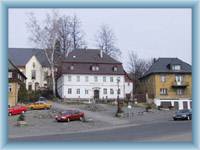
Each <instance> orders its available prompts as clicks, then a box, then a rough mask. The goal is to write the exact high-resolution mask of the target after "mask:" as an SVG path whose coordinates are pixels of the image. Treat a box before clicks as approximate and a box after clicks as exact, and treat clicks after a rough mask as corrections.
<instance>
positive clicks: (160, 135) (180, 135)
mask: <svg viewBox="0 0 200 150" xmlns="http://www.w3.org/2000/svg"><path fill="white" fill-rule="evenodd" d="M9 140H10V141H11V142H14V141H18V142H20V141H23V142H24V141H29V142H30V141H32V142H37V141H39V142H41V141H54V142H55V141H56V142H57V141H60V142H64V141H85V142H91V141H104V142H105V141H106V142H109V141H110V142H113V141H192V122H191V121H176V122H175V121H168V122H162V123H153V124H145V125H141V126H133V127H125V128H118V129H110V130H102V131H92V132H85V133H74V134H60V135H47V136H34V137H24V138H12V139H9Z"/></svg>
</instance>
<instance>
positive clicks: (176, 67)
mask: <svg viewBox="0 0 200 150" xmlns="http://www.w3.org/2000/svg"><path fill="white" fill-rule="evenodd" d="M172 70H181V66H180V65H172Z"/></svg>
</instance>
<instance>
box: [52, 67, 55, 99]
mask: <svg viewBox="0 0 200 150" xmlns="http://www.w3.org/2000/svg"><path fill="white" fill-rule="evenodd" d="M51 77H52V88H53V95H54V96H56V82H55V72H54V66H51Z"/></svg>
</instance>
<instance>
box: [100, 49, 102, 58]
mask: <svg viewBox="0 0 200 150" xmlns="http://www.w3.org/2000/svg"><path fill="white" fill-rule="evenodd" d="M100 58H103V50H100Z"/></svg>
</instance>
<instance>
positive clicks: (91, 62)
mask: <svg viewBox="0 0 200 150" xmlns="http://www.w3.org/2000/svg"><path fill="white" fill-rule="evenodd" d="M59 73H60V76H59V78H58V79H57V92H58V94H59V96H60V97H61V98H65V99H80V100H81V99H97V100H103V99H117V97H118V96H119V99H124V98H126V94H131V93H132V82H131V81H130V80H127V79H126V76H127V74H126V73H125V71H124V69H123V67H122V63H120V62H118V61H116V60H114V59H113V58H111V57H110V56H108V55H106V54H104V53H102V52H101V51H100V50H91V49H87V50H86V49H83V50H74V51H72V52H71V53H69V55H68V57H67V58H66V60H65V61H64V62H62V66H61V68H60V69H59ZM128 82H129V83H128ZM118 90H119V95H118V92H117V91H118Z"/></svg>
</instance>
